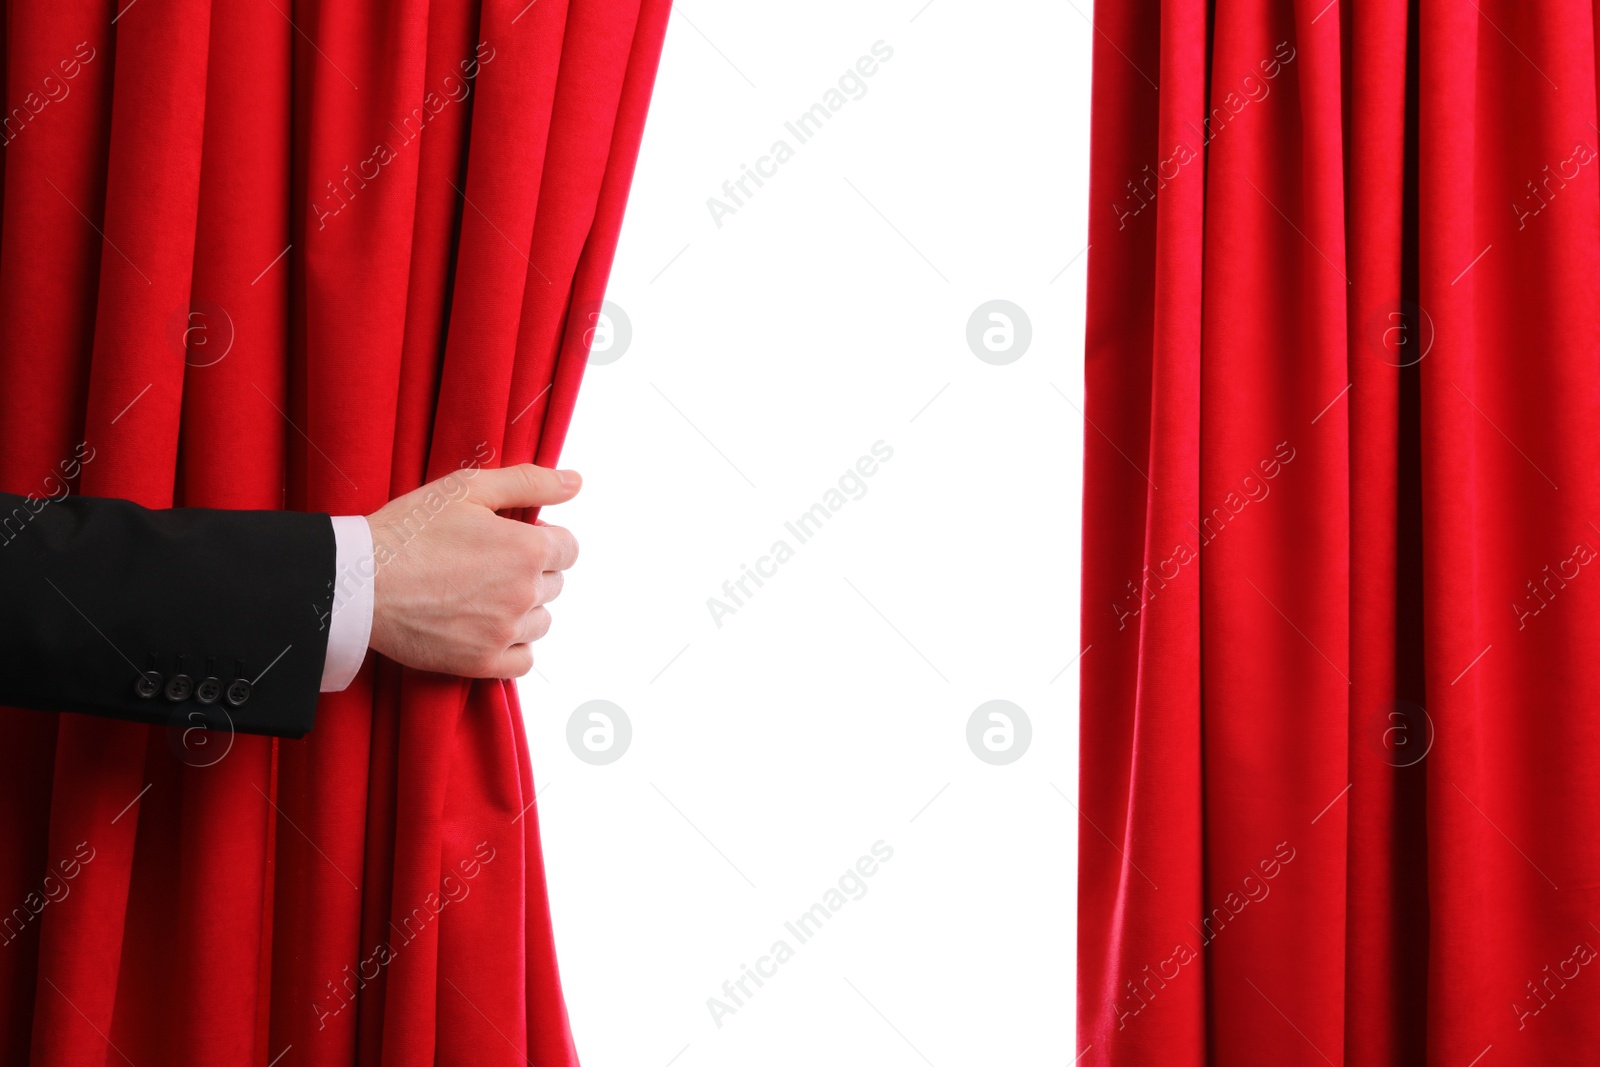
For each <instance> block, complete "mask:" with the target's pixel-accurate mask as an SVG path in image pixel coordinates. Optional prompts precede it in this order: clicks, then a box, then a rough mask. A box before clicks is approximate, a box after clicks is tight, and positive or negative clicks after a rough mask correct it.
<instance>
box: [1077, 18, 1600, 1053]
mask: <svg viewBox="0 0 1600 1067" xmlns="http://www.w3.org/2000/svg"><path fill="white" fill-rule="evenodd" d="M1095 24H1096V31H1097V32H1096V43H1095V55H1094V64H1095V69H1094V101H1093V110H1094V125H1093V145H1092V152H1091V202H1090V245H1091V251H1090V253H1089V319H1088V324H1087V338H1086V373H1085V379H1086V404H1085V411H1086V414H1087V417H1088V418H1087V425H1086V427H1085V443H1086V487H1085V496H1084V508H1085V519H1086V521H1085V530H1084V600H1083V644H1084V646H1085V652H1084V655H1083V659H1082V698H1081V699H1082V725H1081V731H1082V747H1081V752H1082V774H1081V783H1080V806H1081V812H1082V816H1083V818H1082V821H1081V823H1080V827H1081V832H1080V901H1079V959H1078V970H1079V1003H1078V1018H1079V1024H1078V1028H1079V1034H1078V1046H1077V1050H1075V1051H1081V1052H1082V1053H1083V1060H1082V1062H1084V1063H1086V1064H1090V1063H1106V1064H1117V1065H1129V1067H1133V1065H1141V1064H1152V1065H1154V1064H1160V1065H1162V1067H1168V1065H1175V1064H1179V1065H1181V1064H1193V1065H1203V1064H1226V1065H1229V1067H1234V1065H1253V1064H1261V1065H1281V1064H1291V1063H1292V1064H1313V1063H1335V1064H1350V1065H1361V1067H1369V1065H1371V1067H1375V1065H1395V1067H1400V1065H1405V1067H1413V1065H1416V1064H1428V1065H1430V1067H1432V1065H1437V1067H1446V1065H1460V1067H1466V1065H1468V1064H1475V1063H1482V1064H1484V1065H1486V1067H1487V1065H1490V1064H1494V1063H1514V1064H1529V1065H1543V1064H1557V1063H1574V1062H1579V1059H1580V1054H1579V1053H1578V1052H1576V1051H1574V1050H1579V1049H1584V1048H1588V1047H1591V1045H1592V1042H1593V1041H1594V1040H1595V1039H1597V1038H1600V982H1596V983H1595V987H1594V988H1590V987H1589V984H1588V983H1589V982H1591V981H1595V980H1594V979H1592V978H1588V977H1585V975H1586V974H1587V971H1588V970H1589V968H1588V966H1587V965H1588V963H1590V962H1591V961H1593V960H1594V959H1595V958H1596V955H1597V949H1600V925H1597V924H1600V897H1597V890H1596V886H1597V885H1600V844H1597V843H1596V841H1595V835H1594V833H1593V827H1594V825H1595V818H1596V813H1597V811H1600V777H1597V776H1596V775H1595V773H1594V770H1593V766H1594V762H1595V760H1596V758H1597V756H1600V723H1597V720H1596V707H1595V704H1596V698H1595V694H1596V692H1597V691H1600V686H1597V683H1600V677H1597V675H1600V663H1597V660H1596V657H1595V656H1594V655H1593V654H1592V649H1593V647H1594V643H1595V639H1596V637H1597V636H1600V582H1594V581H1593V579H1592V578H1591V577H1589V576H1588V570H1589V569H1590V568H1589V567H1588V563H1589V562H1590V561H1592V560H1593V559H1594V558H1596V555H1597V548H1600V527H1597V525H1596V524H1597V523H1600V506H1597V503H1600V465H1597V464H1596V462H1595V458H1596V455H1595V446H1594V444H1593V441H1592V434H1590V433H1589V432H1588V431H1589V429H1590V428H1591V427H1593V426H1594V425H1595V423H1596V418H1597V416H1600V387H1597V374H1596V372H1597V370H1600V359H1597V355H1596V353H1597V342H1596V340H1595V338H1596V337H1597V336H1600V335H1597V332H1596V325H1597V323H1596V321H1595V319H1596V311H1597V309H1596V301H1595V299H1594V297H1593V294H1592V288H1593V279H1594V277H1595V276H1596V272H1597V268H1600V185H1597V178H1596V172H1597V170H1600V167H1597V166H1596V162H1597V160H1600V156H1597V153H1596V145H1597V142H1600V130H1597V127H1596V123H1597V121H1600V119H1597V115H1596V106H1595V100H1596V74H1597V71H1596V63H1595V56H1596V23H1595V9H1594V6H1593V5H1592V4H1590V3H1582V2H1574V0H1554V2H1551V3H1541V4H1537V5H1530V4H1514V3H1510V2H1506V0H1485V2H1482V3H1476V4H1453V3H1443V2H1438V0H1412V2H1410V3H1407V2H1403V0H1342V2H1341V0H1335V2H1331V3H1330V2H1329V0H1305V2H1296V3H1293V4H1277V3H1269V2H1267V0H1228V2H1218V3H1206V2H1204V0H1102V2H1101V3H1099V4H1097V5H1096V11H1095ZM1591 583H1593V588H1591Z"/></svg>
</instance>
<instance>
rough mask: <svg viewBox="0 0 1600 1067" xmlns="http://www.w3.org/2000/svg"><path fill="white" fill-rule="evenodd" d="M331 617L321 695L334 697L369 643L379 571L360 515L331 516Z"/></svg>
mask: <svg viewBox="0 0 1600 1067" xmlns="http://www.w3.org/2000/svg"><path fill="white" fill-rule="evenodd" d="M333 541H334V566H333V574H334V579H333V613H332V617H331V619H330V620H329V622H328V654H327V657H326V658H325V659H324V660H323V661H322V691H323V692H324V693H337V692H339V691H340V690H342V689H344V688H345V687H346V686H348V685H349V684H350V683H351V682H352V681H354V680H355V677H356V674H357V673H358V672H359V671H360V670H361V664H362V663H363V662H365V660H366V658H367V642H368V641H370V640H371V639H372V603H373V583H374V582H375V581H376V580H377V576H378V568H377V563H376V561H375V560H374V558H373V552H372V528H371V527H370V526H368V525H367V520H366V519H365V518H364V517H363V516H360V515H335V516H333Z"/></svg>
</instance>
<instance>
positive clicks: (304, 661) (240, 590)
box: [0, 494, 335, 737]
mask: <svg viewBox="0 0 1600 1067" xmlns="http://www.w3.org/2000/svg"><path fill="white" fill-rule="evenodd" d="M334 550H335V542H334V533H333V528H332V526H331V524H330V521H329V519H328V517H327V516H326V515H319V514H305V513H298V512H286V511H285V512H278V511H218V510H210V509H202V508H180V509H173V510H168V511H152V510H147V509H144V508H140V507H138V506H137V505H134V504H131V503H128V502H126V501H121V500H104V499H96V498H90V497H68V498H65V499H62V500H58V501H52V500H39V499H28V498H23V497H17V496H12V495H9V494H0V704H8V705H12V706H15V707H25V708H35V709H39V710H42V711H72V712H82V713H85V714H91V715H104V716H110V717H113V718H121V719H131V720H136V721H140V722H151V723H167V722H172V721H183V722H188V721H191V720H190V719H189V718H188V716H189V713H191V712H194V711H197V710H201V711H204V712H205V713H206V716H207V717H211V716H214V720H215V721H216V722H218V723H226V724H231V726H232V727H233V728H234V729H236V730H238V731H240V732H243V733H264V734H278V735H283V736H289V737H297V736H300V735H302V734H304V733H306V732H307V731H308V730H310V729H311V726H312V723H313V720H314V717H315V713H316V704H317V693H318V690H319V688H320V686H321V682H322V676H323V668H324V659H325V655H326V652H327V646H328V628H329V623H330V621H331V613H332V610H333V593H334V589H333V576H334Z"/></svg>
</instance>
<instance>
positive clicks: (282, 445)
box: [0, 0, 669, 1067]
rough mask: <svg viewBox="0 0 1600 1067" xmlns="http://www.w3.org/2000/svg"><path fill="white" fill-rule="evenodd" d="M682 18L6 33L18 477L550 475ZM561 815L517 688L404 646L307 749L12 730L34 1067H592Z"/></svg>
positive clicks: (2, 365)
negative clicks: (406, 659)
mask: <svg viewBox="0 0 1600 1067" xmlns="http://www.w3.org/2000/svg"><path fill="white" fill-rule="evenodd" d="M668 11H669V6H668V4H666V3H665V2H663V0H540V2H539V3H537V4H528V3H526V0H523V2H504V3H502V2H497V0H483V2H482V3H478V2H455V0H452V2H432V3H430V2H427V0H407V2H404V3H401V4H399V5H379V4H372V3H358V4H344V3H341V4H322V3H316V2H305V0H302V2H299V3H294V4H290V3H289V2H288V0H266V2H264V3H261V4H245V5H211V4H210V3H209V2H207V0H183V2H153V0H142V2H136V3H135V4H132V5H126V6H124V5H117V6H115V7H112V6H108V5H105V4H88V3H82V2H68V3H63V4H57V5H49V6H47V7H44V8H41V7H40V6H38V5H24V4H10V5H8V9H7V18H6V20H5V26H4V50H3V55H4V64H5V83H6V89H7V93H6V96H7V101H8V108H9V109H10V110H9V111H8V113H7V117H6V118H5V120H4V137H5V147H4V150H3V151H0V168H3V170H0V178H3V186H0V193H3V207H0V485H3V486H4V488H5V489H7V490H10V491H14V492H20V493H33V494H35V495H39V496H44V495H48V494H49V493H50V492H52V491H53V490H52V488H51V485H52V484H53V483H51V482H49V481H48V479H50V478H51V476H52V475H57V476H59V475H60V472H61V471H62V470H63V468H62V463H63V462H64V461H67V460H71V459H73V458H74V457H76V458H77V459H78V460H79V461H81V462H79V464H78V467H79V469H78V470H77V471H75V472H74V473H75V481H76V484H75V485H74V486H73V491H77V492H82V493H85V494H89V495H103V496H122V497H127V498H130V499H133V500H135V501H138V502H139V503H142V504H145V505H147V506H152V507H165V506H185V505H187V506H210V507H230V508H277V507H292V508H296V509H302V510H314V511H326V512H330V513H334V514H362V513H368V512H371V511H373V510H375V509H376V508H377V507H378V506H379V505H381V504H382V503H383V502H384V501H386V500H388V499H389V498H390V497H391V496H394V495H398V494H399V493H401V492H404V491H406V490H409V489H411V488H414V487H415V486H417V485H419V484H421V483H422V482H423V481H425V480H427V479H430V478H437V477H441V476H444V475H446V474H449V473H451V472H452V471H457V470H460V469H462V468H463V467H466V468H469V469H470V468H472V467H498V466H504V465H509V464H513V463H520V462H528V461H530V460H533V459H535V458H536V457H537V459H538V460H539V461H540V462H543V463H547V464H553V463H554V462H555V459H556V457H557V455H558V454H559V450H560V446H561V442H562V440H563V439H564V437H565V433H566V429H567V426H568V424H569V422H570V418H571V412H572V407H573V404H574V402H575V399H576V394H577V389H578V385H579V381H580V379H581V375H582V370H583V366H584V363H585V361H586V357H587V351H588V339H589V334H588V332H587V328H588V327H589V326H590V325H592V323H590V322H588V321H587V320H586V319H585V318H584V316H585V315H587V314H588V313H589V312H590V311H591V310H593V309H597V308H598V304H599V301H600V298H601V295H602V293H603V290H604V286H605V280H606V276H607V274H608V273H609V270H610V265H611V259H612V255H613V253H614V250H615V247H616V240H617V233H618V229H619V227H620V224H621V216H622V210H623V206H624V204H625V202H626V199H627V192H628V186H629V183H630V180H631V177H632V173H633V168H634V163H635V159H636V155H637V151H638V144H639V139H640V136H641V134H642V129H643V122H644V117H645V112H646V110H647V107H648V102H649V96H650V89H651V86H652V83H653V80H654V75H655V70H656V65H657V62H658V59H659V55H660V47H661V41H662V37H663V35H664V32H665V27H666V19H667V15H668ZM86 456H87V457H88V458H85V457H86ZM528 517H529V518H532V517H534V516H532V515H529V516H528ZM307 609H308V610H311V606H310V605H308V606H307ZM286 654H289V655H292V654H294V650H292V649H291V650H290V651H289V652H288V653H286ZM243 666H244V668H245V669H248V670H250V672H251V676H254V674H256V673H259V672H260V671H262V670H264V669H266V668H268V666H269V665H268V664H265V663H262V664H254V665H250V664H246V665H243ZM534 795H535V794H534V783H533V779H532V774H531V770H530V767H529V761H528V750H527V743H526V739H525V736H524V732H523V726H522V721H521V711H520V709H519V707H518V704H517V698H516V691H515V688H514V687H513V686H512V685H511V684H509V683H499V682H476V683H468V682H465V681H459V680H453V679H446V678H441V677H436V676H425V675H420V674H416V673H414V672H410V671H406V670H403V669H401V668H399V667H397V666H396V665H394V664H391V663H388V662H386V661H382V660H381V658H379V657H376V656H374V657H371V658H369V661H368V663H367V665H366V667H365V668H363V670H362V672H361V674H360V675H359V676H358V677H357V679H356V681H355V682H354V683H353V684H352V685H351V687H350V688H349V689H348V690H346V691H345V692H343V693H339V694H325V695H324V697H323V699H322V701H321V704H320V706H319V709H318V715H317V724H316V727H315V729H314V730H313V732H312V734H311V735H310V736H309V737H308V738H307V739H305V740H304V741H300V742H293V741H281V742H275V741H273V740H272V739H268V738H261V737H246V736H242V735H241V736H231V737H230V736H227V735H226V734H211V735H204V736H203V737H196V736H194V735H186V734H184V733H182V732H181V731H170V730H163V729H155V728H150V727H143V726H137V725H132V724H127V723H120V722H113V721H110V720H101V719H91V718H86V717H81V716H72V715H63V716H51V715H44V714H40V713H35V712H25V711H10V710H5V711H0V818H3V821H4V822H5V824H6V826H7V832H6V833H5V834H4V835H0V894H3V896H0V901H3V903H0V907H4V908H5V909H8V913H9V909H11V908H13V906H17V907H22V908H24V910H25V912H27V913H28V915H29V919H28V921H27V922H26V923H23V924H22V925H21V926H20V928H19V929H18V930H17V932H16V933H15V935H14V936H11V934H10V931H9V930H8V936H7V937H6V940H5V944H4V945H3V946H0V1005H3V1007H0V1061H3V1062H5V1063H34V1064H81V1063H91V1062H92V1063H96V1064H99V1063H110V1062H123V1061H130V1062H134V1063H140V1064H144V1063H161V1064H194V1065H202V1064H203V1065H215V1064H233V1063H237V1064H246V1063H258V1064H264V1063H268V1062H274V1060H275V1057H278V1056H280V1055H283V1054H284V1053H285V1051H286V1050H288V1049H291V1048H292V1049H293V1052H292V1053H290V1057H291V1058H287V1059H285V1060H283V1062H284V1063H290V1062H293V1063H296V1064H312V1065H322V1064H327V1065H333V1064H339V1065H345V1064H357V1063H359V1064H372V1065H383V1067H395V1065H402V1064H404V1065H409V1064H433V1063H436V1062H437V1063H471V1064H495V1063H503V1064H508V1065H509V1064H519V1063H534V1064H538V1065H540V1067H547V1065H575V1064H576V1063H577V1055H576V1052H575V1050H574V1043H573V1039H572V1035H571V1032H570V1028H569V1026H568V1023H567V1019H566V1012H565V1007H564V1004H563V1000H562V995H561V987H560V978H559V973H558V970H557V965H556V957H555V951H554V939H553V933H552V923H551V917H550V914H549V909H548V905H547V901H546V894H545V881H544V870H543V860H542V857H541V853H540V849H539V833H538V811H537V806H536V805H535V803H534ZM63 860H65V861H71V862H73V863H74V868H75V875H74V877H72V878H71V879H70V881H69V882H67V883H66V885H67V889H68V891H67V892H66V893H64V894H63V895H61V896H60V898H59V899H51V900H49V901H48V902H47V903H44V904H43V906H42V907H39V908H38V909H37V910H36V911H34V910H33V908H32V905H31V904H30V903H25V902H32V901H38V900H41V899H43V898H42V896H41V894H42V893H43V890H42V888H41V886H42V880H43V879H44V877H45V875H46V874H47V873H48V872H49V871H50V870H55V869H57V868H58V864H59V863H60V862H61V861H63Z"/></svg>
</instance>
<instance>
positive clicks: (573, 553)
mask: <svg viewBox="0 0 1600 1067" xmlns="http://www.w3.org/2000/svg"><path fill="white" fill-rule="evenodd" d="M506 521H508V522H509V521H511V520H509V519H508V520H506ZM518 531H519V533H520V535H521V536H522V538H523V541H524V544H525V546H526V548H527V550H528V560H529V562H530V563H531V564H532V565H533V566H534V567H535V568H537V569H538V570H540V571H564V570H567V569H568V568H570V567H571V566H572V565H573V564H574V563H576V562H578V539H577V538H576V537H573V536H572V531H571V530H568V529H567V528H566V527H564V526H548V525H540V526H529V525H527V524H525V523H524V524H519V526H518Z"/></svg>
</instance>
